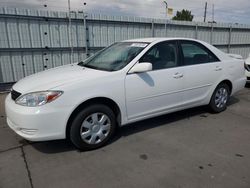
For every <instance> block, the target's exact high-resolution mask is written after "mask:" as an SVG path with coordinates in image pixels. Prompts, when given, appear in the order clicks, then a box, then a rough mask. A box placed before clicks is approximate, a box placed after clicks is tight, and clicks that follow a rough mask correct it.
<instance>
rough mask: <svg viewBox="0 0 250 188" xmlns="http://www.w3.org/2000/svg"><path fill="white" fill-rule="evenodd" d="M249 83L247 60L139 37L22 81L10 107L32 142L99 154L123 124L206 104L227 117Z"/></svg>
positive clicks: (177, 41) (16, 125) (188, 42)
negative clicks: (63, 142) (62, 143)
mask: <svg viewBox="0 0 250 188" xmlns="http://www.w3.org/2000/svg"><path fill="white" fill-rule="evenodd" d="M245 83H246V77H245V69H244V61H243V60H241V59H237V58H232V57H230V56H229V55H227V54H225V53H223V52H222V51H220V50H218V49H217V48H215V47H213V46H212V45H209V44H207V43H205V42H202V41H198V40H193V39H185V38H145V39H134V40H126V41H123V42H118V43H115V44H113V45H111V46H109V47H107V48H105V49H104V50H102V51H100V52H99V53H97V54H96V55H94V56H92V57H90V58H88V59H87V60H85V61H82V62H79V63H74V64H69V65H65V66H61V67H57V68H54V69H50V70H46V71H43V72H40V73H37V74H34V75H31V76H28V77H26V78H24V79H22V80H20V81H18V82H17V83H16V84H15V85H14V86H13V88H12V91H11V93H10V94H9V95H8V96H7V98H6V102H5V108H6V114H7V122H8V125H9V126H10V128H11V129H13V130H14V131H15V132H16V133H17V134H19V135H20V136H22V137H23V138H25V139H27V140H31V141H45V140H55V139H64V138H69V139H70V140H71V141H72V143H73V144H74V145H75V146H76V147H78V148H80V149H95V148H98V147H101V146H103V145H104V144H106V143H107V141H108V140H109V139H110V138H111V137H112V135H113V134H114V132H115V129H116V127H117V126H123V125H126V124H129V123H132V122H136V121H140V120H143V119H147V118H151V117H155V116H159V115H162V114H166V113H170V112H175V111H178V110H183V109H187V108H191V107H196V106H201V105H209V107H210V108H211V109H212V110H213V111H214V112H216V113H218V112H222V111H223V110H225V109H226V107H227V103H228V100H229V98H230V96H231V95H233V94H234V93H235V92H237V91H239V90H240V89H242V88H244V85H245Z"/></svg>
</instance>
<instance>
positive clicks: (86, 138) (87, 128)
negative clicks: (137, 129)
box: [70, 104, 116, 150]
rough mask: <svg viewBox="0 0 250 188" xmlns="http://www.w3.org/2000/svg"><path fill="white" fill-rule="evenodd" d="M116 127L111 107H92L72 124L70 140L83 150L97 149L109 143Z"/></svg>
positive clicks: (81, 113)
mask: <svg viewBox="0 0 250 188" xmlns="http://www.w3.org/2000/svg"><path fill="white" fill-rule="evenodd" d="M115 127H116V120H115V114H114V112H113V111H112V110H111V109H110V108H109V107H107V106H105V105H99V104H96V105H91V106H89V107H86V108H85V109H83V110H82V111H80V112H79V113H78V114H77V115H76V117H75V119H74V120H73V122H72V124H71V128H70V139H71V141H72V143H73V144H74V145H75V146H76V147H77V148H79V149H81V150H91V149H96V148H99V147H101V146H103V145H105V144H106V143H107V141H108V140H109V139H110V138H111V137H112V135H113V133H114V131H115Z"/></svg>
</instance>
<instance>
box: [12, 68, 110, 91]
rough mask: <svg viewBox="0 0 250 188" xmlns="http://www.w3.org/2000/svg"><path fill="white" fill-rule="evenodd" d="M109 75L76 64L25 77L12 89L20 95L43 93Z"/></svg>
mask: <svg viewBox="0 0 250 188" xmlns="http://www.w3.org/2000/svg"><path fill="white" fill-rule="evenodd" d="M109 73H110V72H106V71H99V70H95V69H89V68H85V67H81V66H78V65H77V64H70V65H65V66H61V67H56V68H53V69H49V70H46V71H43V72H39V73H36V74H33V75H31V76H28V77H25V78H24V79H22V80H20V81H18V82H17V83H16V84H15V85H14V86H13V89H14V90H16V91H18V92H21V93H27V92H35V91H45V90H49V89H53V88H55V87H58V86H62V85H65V84H69V83H72V82H74V81H78V80H82V81H83V82H84V81H89V80H92V79H97V78H98V79H99V78H101V77H103V76H106V75H108V74H109Z"/></svg>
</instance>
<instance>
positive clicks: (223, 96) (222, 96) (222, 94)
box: [215, 88, 228, 108]
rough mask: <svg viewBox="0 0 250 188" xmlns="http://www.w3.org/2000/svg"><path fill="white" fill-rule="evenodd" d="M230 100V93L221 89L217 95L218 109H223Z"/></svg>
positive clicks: (216, 103)
mask: <svg viewBox="0 0 250 188" xmlns="http://www.w3.org/2000/svg"><path fill="white" fill-rule="evenodd" d="M227 99H228V93H227V90H226V89H225V88H220V89H218V91H217V92H216V94H215V105H216V107H217V108H223V107H224V106H225V105H226V103H227Z"/></svg>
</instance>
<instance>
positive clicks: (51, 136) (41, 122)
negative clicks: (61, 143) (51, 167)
mask: <svg viewBox="0 0 250 188" xmlns="http://www.w3.org/2000/svg"><path fill="white" fill-rule="evenodd" d="M5 110H6V115H7V124H8V125H9V127H10V128H11V129H12V130H14V131H15V132H16V133H17V134H18V135H20V136H21V137H23V138H25V139H27V140H30V141H46V140H56V139H64V138H65V137H66V134H65V129H66V123H67V119H68V116H69V115H68V114H69V112H68V110H67V108H63V107H62V108H55V107H53V105H52V103H48V104H46V105H43V106H40V107H25V106H20V105H17V104H16V103H15V101H14V100H12V99H11V96H10V94H9V95H8V96H7V97H6V100H5Z"/></svg>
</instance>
